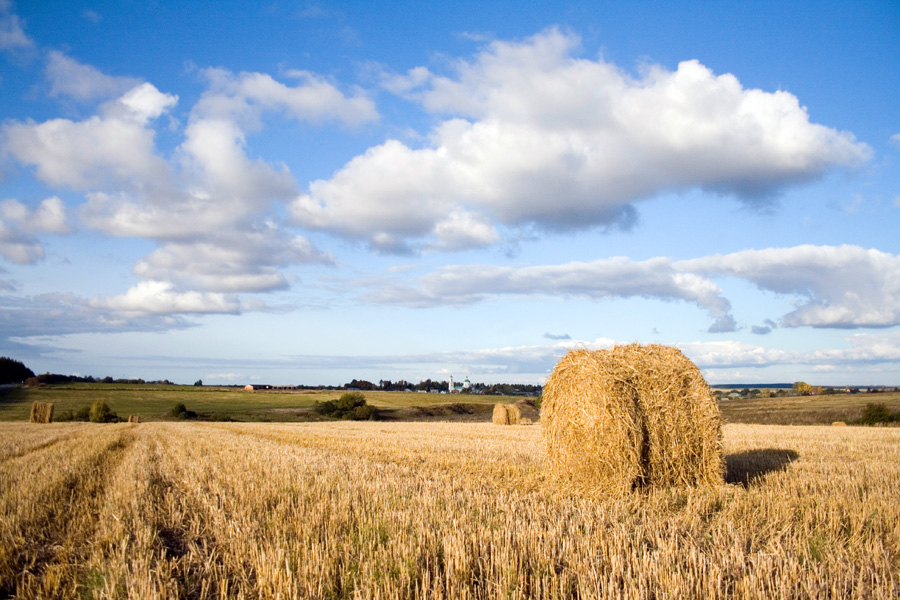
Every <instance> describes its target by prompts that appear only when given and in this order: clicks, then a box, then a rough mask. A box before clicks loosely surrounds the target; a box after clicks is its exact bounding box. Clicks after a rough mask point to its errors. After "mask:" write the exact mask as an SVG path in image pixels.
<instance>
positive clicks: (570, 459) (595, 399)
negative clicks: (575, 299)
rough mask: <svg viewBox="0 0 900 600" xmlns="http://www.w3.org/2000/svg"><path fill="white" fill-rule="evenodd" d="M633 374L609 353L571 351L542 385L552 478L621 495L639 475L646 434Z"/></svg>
mask: <svg viewBox="0 0 900 600" xmlns="http://www.w3.org/2000/svg"><path fill="white" fill-rule="evenodd" d="M632 375H633V374H632V372H631V370H630V369H628V368H627V365H623V364H622V363H621V361H618V360H615V359H614V357H613V356H612V355H611V354H609V353H602V352H591V351H589V350H573V351H571V352H569V353H568V354H566V355H565V356H564V357H563V358H562V359H561V360H560V361H559V363H557V365H556V367H555V368H554V369H553V372H552V373H551V374H550V377H549V379H548V380H547V383H546V384H545V385H544V399H543V403H542V405H541V423H542V424H543V436H544V448H545V450H546V456H547V459H546V460H547V467H548V471H549V475H550V478H551V480H553V481H554V482H555V483H556V485H558V486H561V487H565V488H570V489H573V490H576V491H597V492H601V493H610V494H622V493H624V492H627V491H628V490H630V489H632V487H633V486H634V485H635V483H636V482H637V481H638V480H639V479H640V478H641V477H642V475H643V468H642V465H641V453H642V449H643V446H644V440H645V437H646V433H645V431H644V429H643V422H642V420H641V418H640V415H639V412H638V398H637V393H636V391H635V390H634V388H633V386H632V384H631V379H632Z"/></svg>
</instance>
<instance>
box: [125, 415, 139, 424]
mask: <svg viewBox="0 0 900 600" xmlns="http://www.w3.org/2000/svg"><path fill="white" fill-rule="evenodd" d="M128 422H129V423H140V422H141V418H140V417H139V416H137V415H128Z"/></svg>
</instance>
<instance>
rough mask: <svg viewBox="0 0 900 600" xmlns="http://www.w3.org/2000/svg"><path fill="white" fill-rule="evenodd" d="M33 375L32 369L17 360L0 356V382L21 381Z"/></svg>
mask: <svg viewBox="0 0 900 600" xmlns="http://www.w3.org/2000/svg"><path fill="white" fill-rule="evenodd" d="M31 377H34V371H32V370H31V369H29V368H28V367H26V366H25V365H24V364H22V363H21V362H20V361H18V360H13V359H12V358H7V357H5V356H3V357H0V384H4V383H21V382H23V381H25V380H26V379H29V378H31Z"/></svg>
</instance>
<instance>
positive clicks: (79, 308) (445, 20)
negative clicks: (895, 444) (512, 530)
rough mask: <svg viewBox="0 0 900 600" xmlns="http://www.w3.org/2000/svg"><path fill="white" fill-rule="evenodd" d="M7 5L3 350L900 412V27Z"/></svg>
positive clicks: (825, 17)
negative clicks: (560, 376) (858, 396)
mask: <svg viewBox="0 0 900 600" xmlns="http://www.w3.org/2000/svg"><path fill="white" fill-rule="evenodd" d="M215 6H216V8H215V10H211V9H210V5H209V4H208V3H202V2H177V3H176V2H147V3H144V2H71V1H48V0H42V1H40V2H37V1H19V2H11V1H10V0H0V99H2V101H0V355H6V356H11V357H14V358H17V359H19V360H22V361H23V362H25V364H26V365H28V366H29V367H31V368H32V369H33V370H34V371H36V372H44V371H51V372H59V373H77V374H83V375H96V376H106V375H110V376H113V377H142V378H144V379H162V378H168V379H171V380H174V381H177V382H182V383H191V382H193V381H195V380H196V379H203V380H204V382H206V383H210V384H213V383H224V384H232V383H234V384H237V383H254V382H257V383H261V382H267V383H280V384H289V383H304V384H311V385H312V384H339V383H344V382H346V381H349V380H350V379H351V378H365V379H370V380H372V381H377V380H379V379H391V380H399V379H407V380H410V381H414V382H415V381H419V380H422V379H426V378H431V379H446V378H447V377H448V376H449V375H451V374H452V375H453V376H455V377H456V378H457V379H459V378H462V377H466V376H468V377H469V378H470V379H472V380H473V381H485V382H496V381H504V382H521V383H538V382H541V381H542V380H543V379H544V378H545V377H546V376H547V375H548V374H549V372H550V370H552V368H553V366H554V364H555V363H556V361H557V360H558V358H559V357H560V356H561V355H562V354H563V353H564V352H565V351H566V350H567V349H568V348H573V347H588V348H604V347H609V346H610V345H612V344H615V343H630V342H641V343H662V344H668V345H676V346H678V347H680V348H681V349H682V350H683V351H684V352H685V353H686V354H687V355H688V356H689V357H690V358H691V359H692V360H694V361H695V362H696V363H697V364H698V366H700V368H701V369H702V370H703V372H704V374H705V376H706V377H707V380H708V381H710V383H729V382H740V383H745V382H746V383H753V382H773V381H779V382H790V381H796V380H806V381H809V382H811V383H819V384H828V385H843V384H855V385H859V384H885V385H896V384H898V383H900V254H898V250H900V242H898V236H897V232H898V225H900V168H898V163H900V111H898V110H897V107H896V106H897V98H898V97H900V77H898V76H897V74H898V73H900V5H897V3H895V2H886V1H885V2H854V3H818V2H815V3H814V2H792V3H784V2H739V3H738V2H734V3H722V2H681V3H672V2H552V3H533V2H515V3H512V2H496V3H488V4H485V3H471V2H456V3H452V6H451V5H449V4H448V3H425V2H410V3H400V2H398V3H390V4H388V3H369V2H343V3H328V2H320V3H307V2H284V1H281V2H271V3H263V4H262V5H260V3H250V2H237V1H232V2H219V3H216V5H215Z"/></svg>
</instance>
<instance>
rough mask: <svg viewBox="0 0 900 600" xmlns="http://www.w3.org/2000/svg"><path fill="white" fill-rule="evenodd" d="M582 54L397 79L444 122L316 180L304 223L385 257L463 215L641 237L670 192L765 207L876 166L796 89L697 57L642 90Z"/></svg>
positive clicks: (478, 59)
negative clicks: (818, 181)
mask: <svg viewBox="0 0 900 600" xmlns="http://www.w3.org/2000/svg"><path fill="white" fill-rule="evenodd" d="M577 43H578V39H577V38H576V37H574V36H571V35H567V34H564V33H562V32H560V31H558V30H556V29H549V30H546V31H544V32H542V33H540V34H538V35H536V36H534V37H532V38H529V39H527V40H525V41H523V42H518V43H516V42H503V41H499V42H494V43H492V44H490V45H488V46H487V47H486V48H485V49H484V50H482V51H481V52H480V53H479V54H478V55H476V56H475V57H474V58H473V59H472V60H471V61H460V62H458V63H457V64H456V65H455V71H454V73H453V74H452V75H451V76H438V75H434V74H431V73H430V72H428V71H427V69H423V68H421V67H419V68H416V69H413V70H411V71H410V72H409V74H408V75H406V76H394V77H388V78H386V79H385V85H386V87H387V88H388V89H391V90H394V91H395V92H399V93H401V94H403V95H404V96H406V97H408V98H414V99H415V100H416V101H418V102H420V103H421V104H422V106H423V107H424V108H425V109H426V110H428V111H431V112H433V113H435V114H437V115H441V116H446V117H447V118H446V120H444V121H443V122H442V123H441V124H440V125H438V126H437V127H436V128H435V129H434V130H433V131H432V132H431V134H430V137H429V142H428V143H427V144H426V145H425V146H424V147H422V148H411V147H409V146H407V145H406V144H404V143H402V142H400V141H397V140H388V141H386V142H385V143H383V144H381V145H379V146H376V147H373V148H370V149H369V150H368V151H367V152H366V153H364V154H361V155H359V156H357V157H355V158H354V159H353V160H351V161H350V162H348V163H347V164H346V165H345V166H344V167H343V168H342V169H341V170H339V171H338V172H337V173H336V174H335V175H334V176H333V177H332V178H331V179H328V180H317V181H314V182H312V183H311V184H310V186H309V190H308V193H306V194H302V195H300V196H299V197H298V198H297V200H296V202H295V203H294V205H293V207H292V208H293V213H292V214H293V217H294V219H295V220H296V222H297V223H299V224H301V225H304V226H307V227H314V228H319V229H323V230H326V231H330V232H333V233H336V234H339V235H343V236H348V237H352V238H357V239H363V240H367V241H368V242H369V243H370V244H372V245H373V246H375V247H382V249H384V248H387V249H390V248H391V247H393V248H399V249H405V248H407V247H408V246H409V244H410V243H411V242H414V241H416V240H422V239H427V238H428V237H429V236H434V235H435V234H436V233H437V230H436V228H435V226H436V224H437V223H438V222H439V220H440V219H441V217H442V216H443V215H446V214H450V213H453V212H454V211H463V212H466V213H471V214H475V215H479V218H481V219H488V220H489V222H490V223H492V224H503V225H507V226H522V225H536V226H539V227H543V228H548V229H569V228H584V227H592V226H598V225H599V226H609V225H618V226H622V227H628V226H629V225H630V224H631V223H632V222H633V220H634V211H635V209H634V206H633V205H634V203H635V202H637V201H639V200H642V199H645V198H648V197H651V196H653V195H654V194H657V193H659V192H662V191H666V190H679V189H689V188H702V189H706V190H711V191H714V192H718V193H723V194H728V195H733V196H736V197H738V198H741V199H742V200H744V201H746V202H750V203H752V202H756V201H758V200H759V199H760V198H768V197H769V196H770V195H771V194H772V193H775V192H778V191H779V190H781V189H783V188H784V187H785V186H788V185H791V184H796V183H799V182H803V181H806V180H810V179H814V178H816V177H819V176H820V175H822V174H823V173H824V172H825V171H826V170H827V169H828V168H830V167H833V166H855V165H858V164H860V163H862V162H864V161H866V160H868V159H869V157H870V156H871V154H872V151H871V149H870V148H869V147H868V146H867V145H865V144H862V143H858V142H856V140H855V139H854V138H853V136H852V135H851V134H849V133H846V132H839V131H836V130H834V129H831V128H828V127H825V126H822V125H818V124H815V123H812V122H811V121H810V118H809V115H808V114H807V112H806V109H805V108H804V107H802V106H801V105H800V103H799V101H798V99H797V98H796V97H795V96H793V95H792V94H789V93H787V92H783V91H777V92H765V91H762V90H758V89H745V88H743V87H742V85H741V84H740V82H739V81H738V79H737V78H736V77H735V76H733V75H730V74H724V75H716V74H714V73H713V72H712V71H710V70H709V69H708V68H706V67H705V66H703V65H702V64H700V63H699V62H697V61H686V62H683V63H681V64H679V66H678V68H677V69H676V70H675V71H669V70H666V69H664V68H662V67H650V68H648V69H647V70H646V72H645V73H644V74H643V76H642V77H641V78H639V79H636V78H633V77H631V76H629V75H628V74H626V73H624V72H623V71H621V70H620V69H619V68H618V67H616V66H615V65H613V64H611V63H607V62H605V61H603V60H602V59H597V60H590V59H583V58H577V57H575V56H574V55H573V53H574V48H575V46H576V45H577ZM360 215H362V218H359V216H360ZM369 217H372V218H369ZM483 241H484V238H483V237H478V238H476V239H475V240H473V243H474V244H476V245H477V244H481V243H483ZM438 245H439V244H438ZM451 247H452V248H454V249H455V248H456V247H457V246H451Z"/></svg>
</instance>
